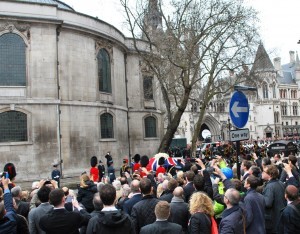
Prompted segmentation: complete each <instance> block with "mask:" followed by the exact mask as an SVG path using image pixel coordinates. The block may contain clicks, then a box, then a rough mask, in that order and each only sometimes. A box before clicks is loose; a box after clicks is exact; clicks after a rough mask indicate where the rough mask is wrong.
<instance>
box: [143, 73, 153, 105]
mask: <svg viewBox="0 0 300 234" xmlns="http://www.w3.org/2000/svg"><path fill="white" fill-rule="evenodd" d="M152 81H153V78H152V77H151V76H144V80H143V88H144V98H145V99H147V100H153V84H152Z"/></svg>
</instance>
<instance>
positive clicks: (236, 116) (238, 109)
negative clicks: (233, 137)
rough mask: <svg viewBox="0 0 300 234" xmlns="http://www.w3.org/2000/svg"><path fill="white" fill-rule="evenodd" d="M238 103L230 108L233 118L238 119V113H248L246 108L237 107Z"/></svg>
mask: <svg viewBox="0 0 300 234" xmlns="http://www.w3.org/2000/svg"><path fill="white" fill-rule="evenodd" d="M238 105H239V102H234V104H233V106H232V107H231V111H232V113H233V115H234V117H235V118H239V117H240V116H239V114H238V112H248V107H244V106H238Z"/></svg>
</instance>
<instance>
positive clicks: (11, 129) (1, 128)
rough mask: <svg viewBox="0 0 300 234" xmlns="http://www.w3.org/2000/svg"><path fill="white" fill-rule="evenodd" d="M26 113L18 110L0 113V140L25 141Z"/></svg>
mask: <svg viewBox="0 0 300 234" xmlns="http://www.w3.org/2000/svg"><path fill="white" fill-rule="evenodd" d="M27 135H28V134H27V115H26V114H25V113H23V112H19V111H6V112H2V113H0V142H16V141H27V139H28V137H27Z"/></svg>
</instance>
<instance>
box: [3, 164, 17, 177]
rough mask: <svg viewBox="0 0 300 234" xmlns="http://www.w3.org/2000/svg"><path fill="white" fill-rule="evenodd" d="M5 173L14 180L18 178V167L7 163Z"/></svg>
mask: <svg viewBox="0 0 300 234" xmlns="http://www.w3.org/2000/svg"><path fill="white" fill-rule="evenodd" d="M3 171H6V172H8V176H9V179H10V180H14V179H15V177H16V176H17V172H16V167H15V165H14V164H13V163H6V164H5V166H4V168H3Z"/></svg>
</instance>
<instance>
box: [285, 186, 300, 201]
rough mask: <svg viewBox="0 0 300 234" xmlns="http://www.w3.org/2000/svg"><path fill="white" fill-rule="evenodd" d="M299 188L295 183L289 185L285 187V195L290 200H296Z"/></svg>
mask: <svg viewBox="0 0 300 234" xmlns="http://www.w3.org/2000/svg"><path fill="white" fill-rule="evenodd" d="M298 192H299V191H298V189H297V187H295V186H294V185H289V186H287V187H286V189H285V196H286V198H287V200H289V201H295V200H297V199H298Z"/></svg>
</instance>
